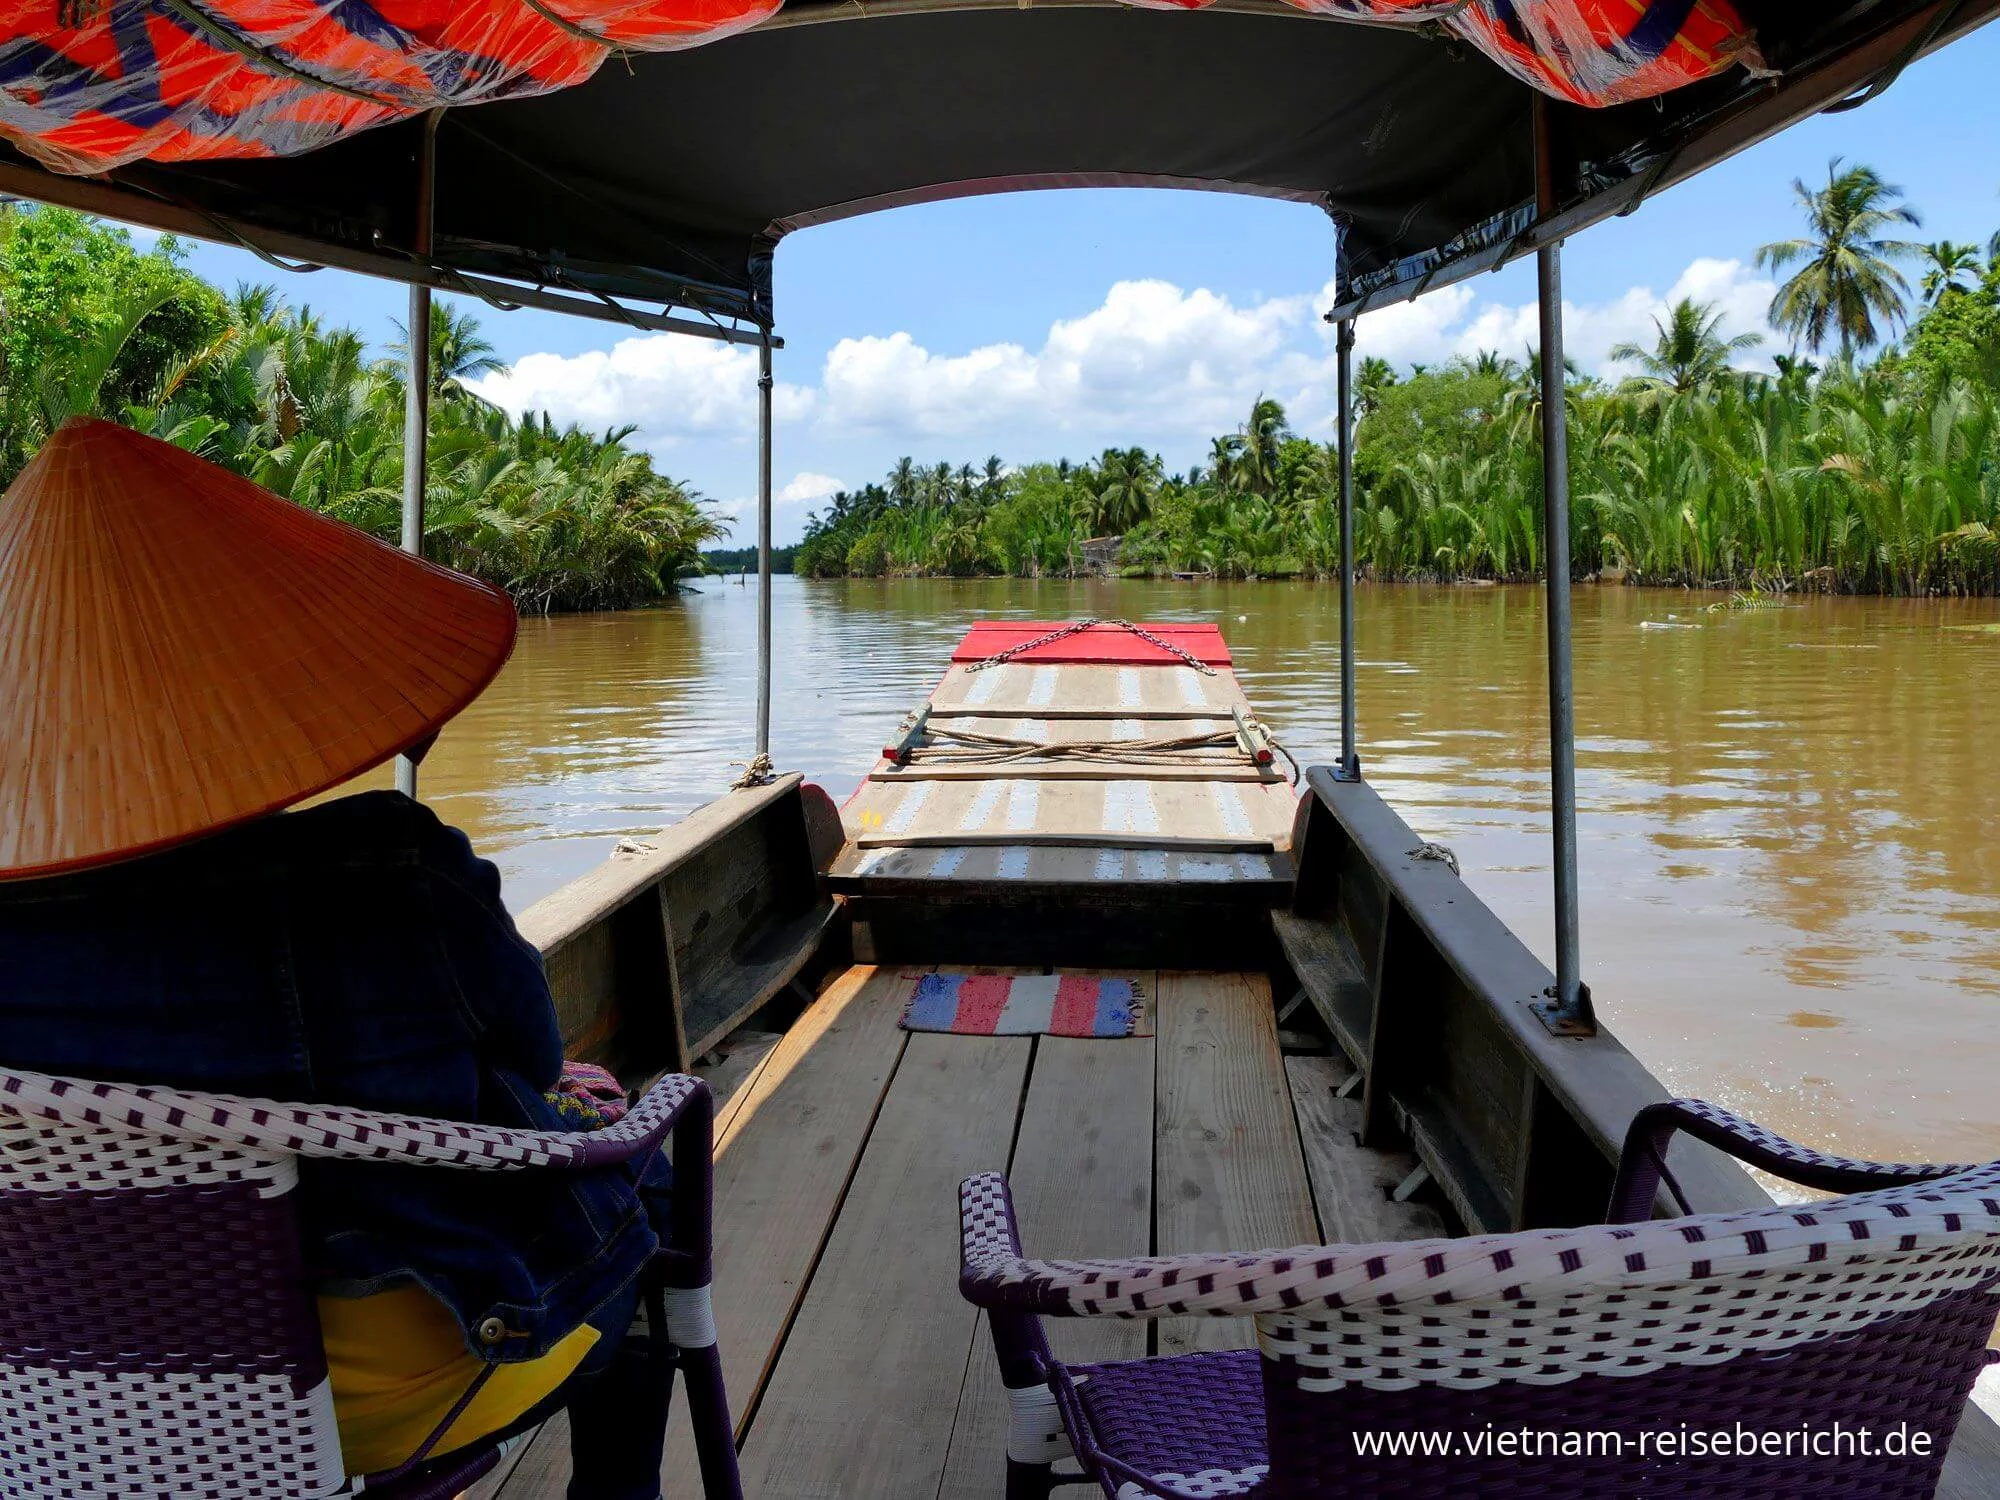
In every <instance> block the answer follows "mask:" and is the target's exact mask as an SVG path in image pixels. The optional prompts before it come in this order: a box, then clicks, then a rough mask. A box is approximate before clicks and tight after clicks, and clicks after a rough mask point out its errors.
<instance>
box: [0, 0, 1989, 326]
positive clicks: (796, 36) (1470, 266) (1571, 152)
mask: <svg viewBox="0 0 2000 1500" xmlns="http://www.w3.org/2000/svg"><path fill="white" fill-rule="evenodd" d="M1743 8H1744V10H1745V11H1746V14H1748V15H1749V17H1750V18H1751V19H1752V20H1753V21H1754V22H1755V23H1756V24H1757V25H1758V28H1759V33H1760V41H1761V43H1762V46H1763V50H1764V54H1765V57H1766V59H1767V61H1768V62H1769V63H1770V64H1771V65H1772V66H1773V67H1774V68H1775V69H1777V70H1778V76H1776V77H1773V78H1753V77H1752V76H1750V75H1749V74H1748V73H1746V72H1744V71H1743V70H1741V69H1737V70H1733V71H1731V72H1730V73H1729V74H1727V75H1725V76H1723V77H1720V78H1717V79H1714V80H1711V81H1710V82H1708V83H1705V84H1700V85H1696V86H1694V87H1692V88H1687V89H1683V90H1681V91H1679V92H1677V93H1675V94H1673V95H1671V96H1668V97H1666V98H1664V99H1660V100H1654V101H1647V102H1644V103H1637V104H1629V105H1623V106H1619V107H1616V108H1612V109H1606V110H1587V109H1583V108H1579V107H1574V106H1569V105H1560V104H1553V105H1551V106H1550V115H1551V120H1552V124H1553V130H1552V140H1553V142H1554V147H1555V154H1556V160H1557V170H1556V175H1557V180H1558V182H1559V184H1560V188H1559V200H1560V211H1559V212H1558V213H1557V214H1556V215H1554V216H1552V217H1551V218H1549V219H1548V220H1547V221H1545V222H1538V221H1537V218H1536V214H1535V211H1534V199H1535V193H1534V135H1533V126H1532V114H1533V108H1534V105H1533V101H1534V98H1535V96H1534V94H1533V93H1532V91H1531V90H1530V89H1528V88H1527V87H1526V86H1525V85H1524V84H1521V83H1519V82H1517V81H1516V80H1514V79H1512V78H1511V77H1509V76H1508V75H1507V74H1505V73H1504V72H1502V71H1501V70H1500V69H1498V68H1497V67H1494V66H1493V65H1492V64H1490V63H1488V62H1487V61H1486V60H1485V59H1483V58H1482V57H1480V56H1479V55H1478V54H1477V53H1475V52H1473V51H1472V50H1471V49H1469V48H1467V47H1464V46H1462V45H1461V44H1458V43H1455V42H1453V41H1450V40H1448V39H1446V38H1445V37H1443V36H1441V35H1438V34H1434V33H1433V32H1431V31H1429V30H1418V29H1413V28H1409V27H1390V26H1376V25H1368V24H1360V23H1356V22H1353V21H1345V20H1332V19H1327V18H1321V17H1314V16H1308V15H1305V14H1302V13H1300V12H1298V11H1296V10H1293V9H1291V8H1289V7H1287V6H1283V5H1279V4H1277V3H1275V0H1225V3H1224V4H1222V5H1218V6H1216V7H1213V8H1211V9H1209V10H1205V11H1200V12H1192V13H1185V12H1161V11H1155V10H1145V9H1132V8H1127V7H1124V6H1118V5H1110V4H1097V3H1071V4H1049V3H1045V0H1037V3H1035V4H1033V5H1025V4H1021V3H1016V0H1006V3H1005V4H1004V5H996V4H991V3H983V0H969V3H968V0H958V3H953V0H943V3H938V0H885V3H879V4H871V5H869V6H867V7H866V8H865V9H864V7H863V6H862V5H861V4H859V3H858V0H847V3H844V4H833V3H829V0H795V3H794V4H792V5H791V6H789V7H788V8H787V9H786V10H785V11H783V12H781V13H780V15H779V16H778V17H777V18H776V19H775V20H774V21H773V22H770V23H767V24H765V25H764V26H761V27H759V28H757V29H755V30H753V31H749V32H746V33H744V34H742V35H739V36H735V37H731V38H728V39H726V40H723V41H720V42H715V43H712V44H710V45H707V46H702V47H696V48H691V49H689V50H686V51H682V52H669V53H653V54H645V55H636V56H632V57H630V58H629V59H626V58H618V57H614V58H612V59H610V60H609V61H607V62H606V63H605V64H604V66H603V67H602V68H601V69H600V70H599V72H598V73H597V75H596V76H595V77H594V78H593V79H591V80H590V81H589V82H587V83H585V84H582V85H580V86H578V87H576V88H573V89H570V90H567V91H565V92H562V93H556V94H551V95H547V96H544V97H541V98H534V99H523V100H516V101H508V102H503V103H495V104H486V105H479V106H475V107H468V108H464V109H458V110H453V111H451V112H449V113H448V114H446V115H445V116H444V117H443V119H442V120H441V122H440V123H439V125H438V127H437V143H436V178H435V181H436V218H435V244H434V250H433V253H432V254H431V255H430V256H428V257H418V256H414V255H413V254H412V252H411V249H410V247H411V246H412V244H413V243H414V239H413V235H414V220H415V204H416V201H417V191H418V189H417V181H418V178H417V156H418V143H419V141H420V139H421V132H422V130H423V128H424V127H423V125H422V123H421V122H417V121H412V122H408V123H405V124H400V125H395V126H390V127H385V128H382V129H379V130H374V131H370V132H366V133H364V134H362V135H359V136H357V137H354V138H352V139H349V140H346V141H342V142H340V143H338V144H336V145H333V146H330V147H327V148H325V149H322V150H320V151H317V152H314V153H312V154H310V155H307V156H302V157H296V158H291V159H287V160H279V161H229V162H215V163H197V164H189V165H180V166H171V167H170V166H160V165H154V164H147V163H141V164H136V165H134V166H131V167H127V168H123V169H120V170H119V171H117V172H115V173H112V174H109V175H108V176H107V177H102V178H65V177H60V176H56V175H54V174H51V173H49V172H47V171H45V170H44V169H42V168H41V167H39V166H37V165H35V164H33V163H32V162H30V161H29V160H28V159H27V158H26V157H24V156H21V155H19V154H16V153H14V152H12V151H9V150H6V149H5V148H0V191H5V192H12V193H18V194H20V195H23V196H28V197H35V198H40V199H45V200H50V201H57V202H66V203H71V204H74V205H75V206H78V207H82V208H86V209H91V210H95V211H100V212H104V213H108V214H113V215H116V216H119V217H123V218H128V219H135V220H138V221H140V222H144V223H150V224H154V225H156V226H158V227H161V228H166V229H175V230H181V231H188V232H193V233H196V234H201V235H206V236H209V237H212V238H213V237H221V238H233V239H238V240H241V241H244V242H247V243H252V244H254V245H256V246H258V247H260V248H263V249H265V250H267V251H270V252H273V253H278V254H284V255H291V256H298V257H304V258H308V259H311V260H315V261H319V262H322V263H325V264H333V265H344V266H348V267H350V268H353V269H359V270H366V271H374V272H380V273H384V274H389V275H395V276H399V277H401V278H403V279H416V280H425V281H430V282H433V283H434V284H437V285H443V286H447V287H449V286H453V285H458V286H460V287H461V289H463V288H464V287H466V286H473V285H477V286H484V287H485V289H486V290H487V291H488V292H489V293H490V292H491V291H492V290H493V289H492V288H491V287H490V286H487V285H486V284H485V282H484V281H483V280H478V279H480V278H493V279H497V280H500V281H504V282H507V283H510V284H512V288H513V294H514V295H515V296H516V298H517V300H525V301H534V302H537V303H540V304H542V305H565V304H567V303H571V302H575V301H578V300H580V301H581V302H582V305H581V306H580V307H576V308H575V309H574V310H580V311H586V312H595V313H596V314H598V315H600V316H606V315H616V310H615V309H613V308H612V307H610V306H609V305H607V303H606V301H605V300H604V299H616V300H617V301H618V302H620V303H621V304H624V305H627V306H629V305H631V304H635V303H650V304H653V305H655V306H657V307H664V308H669V309H680V310H681V311H682V315H683V318H685V317H686V316H687V315H688V314H689V313H692V314H693V315H695V316H696V317H698V318H702V319H706V320H707V321H709V322H710V323H721V324H724V325H732V324H734V325H742V324H750V325H756V324H766V325H768V323H769V322H770V321H771V320H772V317H773V306H772V300H771V256H772V252H773V250H774V249H775V247H776V245H777V243H778V242H779V240H780V239H782V237H783V236H784V235H786V234H788V233H791V232H793V231H794V230H797V229H800V228H803V227H806V226H809V225H812V224H816V223H822V222H825V221H827V220H830V219H834V218H839V217H843V216H845V215H849V214H855V213H861V212H865V211H868V210H870V209H874V208H880V207H886V206H890V205H894V204H899V203H909V202H917V201H923V200H926V199H933V198H940V197H949V196H957V195H964V194H969V193H980V192H992V191H1003V190H1008V189H1018V188H1029V187H1049V186H1085V185H1105V184H1134V185H1140V184H1155V185H1161V184H1165V185H1177V186H1200V187H1209V188H1217V189H1222V190H1226V191H1235V192H1246V193H1257V194H1264V195H1270V196H1276V197H1283V198H1289V199H1294V200H1297V201H1300V202H1306V203H1313V204H1317V205H1319V206H1320V207H1322V208H1324V209H1325V210H1326V211H1327V212H1328V213H1329V214H1330V215H1332V216H1333V218H1334V219H1335V220H1336V221H1337V222H1338V223H1339V224H1340V226H1341V228H1342V236H1341V255H1340V270H1341V274H1342V277H1343V281H1342V285H1343V286H1344V287H1345V288H1346V301H1345V304H1344V308H1345V310H1346V311H1354V310H1357V309H1359V308H1361V307H1363V306H1366V305H1373V304H1375V303H1379V302H1381V301H1385V300H1390V299H1393V298H1398V297H1405V296H1409V295H1414V294H1415V293H1416V292H1418V291H1421V290H1424V289H1425V288H1426V287H1428V286H1430V285H1441V284H1444V283H1445V282H1447V281H1450V280H1455V279H1457V278H1459V277H1461V276H1464V275H1468V274H1471V273H1473V272H1475V271H1478V270H1483V269H1486V268H1488V267H1490V266H1492V265H1494V264H1497V263H1499V262H1500V261H1502V260H1504V259H1507V258H1510V257H1511V256H1512V255H1515V254H1520V253H1524V252H1525V251H1527V250H1529V249H1531V248H1532V247H1533V246H1534V244H1536V243H1538V242H1539V240H1541V239H1542V238H1546V237H1548V236H1549V235H1552V234H1560V233H1567V232H1571V231H1573V230H1575V229H1576V228H1579V227H1581V226H1582V225H1584V224H1586V223H1589V222H1592V221H1594V220H1596V219H1598V218H1601V217H1603V216H1605V215H1607V214H1610V213H1614V212H1617V211H1620V210H1621V209H1625V208H1628V207H1630V206H1632V205H1634V204H1636V203H1637V202H1638V201H1639V200H1640V199H1641V198H1642V197H1643V196H1644V195H1646V194H1647V193H1649V192H1652V191H1654V190H1656V189H1658V188H1660V187H1662V186H1665V185H1668V184H1670V183H1672V182H1674V181H1677V180H1679V179H1680V178H1682V177H1685V176H1688V175H1690V174H1692V173H1693V172H1696V171H1698V170H1700V169H1701V168H1702V167H1704V166H1706V165H1708V164H1710V163H1711V162H1713V161H1715V160H1718V159H1720V158H1721V157H1722V156H1725V155H1727V154H1729V153H1730V152H1732V151H1734V150H1736V149H1739V148H1740V147H1742V146H1743V145H1746V144H1748V143H1750V142H1752V141H1754V140H1757V139H1759V138H1761V137H1763V136H1765V135H1768V134H1770V133H1772V132H1774V131H1776V130H1778V129H1781V128H1783V127H1784V126H1785V125H1786V124H1789V123H1791V122H1792V121H1793V120H1796V119H1798V118H1801V117H1802V116H1804V115H1806V114H1809V113H1812V112H1814V111H1816V110H1818V109H1820V108H1822V107H1825V106H1826V105H1828V104H1829V103H1833V102H1835V101H1838V100H1841V99H1843V98H1845V97H1847V96H1849V95H1850V94H1851V93H1852V92H1853V91H1854V90H1856V89H1865V88H1866V87H1867V86H1868V85H1869V84H1870V83H1871V82H1880V81H1882V80H1885V79H1886V78H1888V77H1890V76H1892V75H1893V73H1894V72H1895V71H1896V70H1897V69H1898V68H1899V67H1900V65H1901V64H1903V63H1905V62H1907V61H1908V60H1909V59H1910V58H1911V57H1913V56H1915V55H1917V54H1918V53H1919V52H1920V51H1922V50H1926V49H1928V48H1931V47H1935V46H1939V45H1943V44H1944V43H1945V42H1947V41H1949V40H1950V39H1952V38H1953V37H1955V36H1957V35H1959V34H1962V33H1963V32H1965V31H1967V30H1970V29H1971V28H1972V27H1974V26H1976V25H1978V24H1980V23H1981V22H1983V21H1985V20H1986V19H1988V18H1989V17H1990V16H1991V15H1992V14H1993V13H1994V11H1996V10H2000V0H1958V3H1951V0H1934V3H1922V0H1870V3H1861V4H1846V5H1842V4H1839V3H1836V0H1817V3H1793V0H1766V3H1764V4H1761V5H1756V4H1745V5H1744V7H1743ZM466 278H473V280H467V279H466ZM523 287H525V288H526V290H521V288H523ZM537 289H539V290H537ZM640 321H644V322H649V323H657V321H658V320H657V319H647V318H641V319H640ZM671 321H672V320H669V322H670V323H671Z"/></svg>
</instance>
